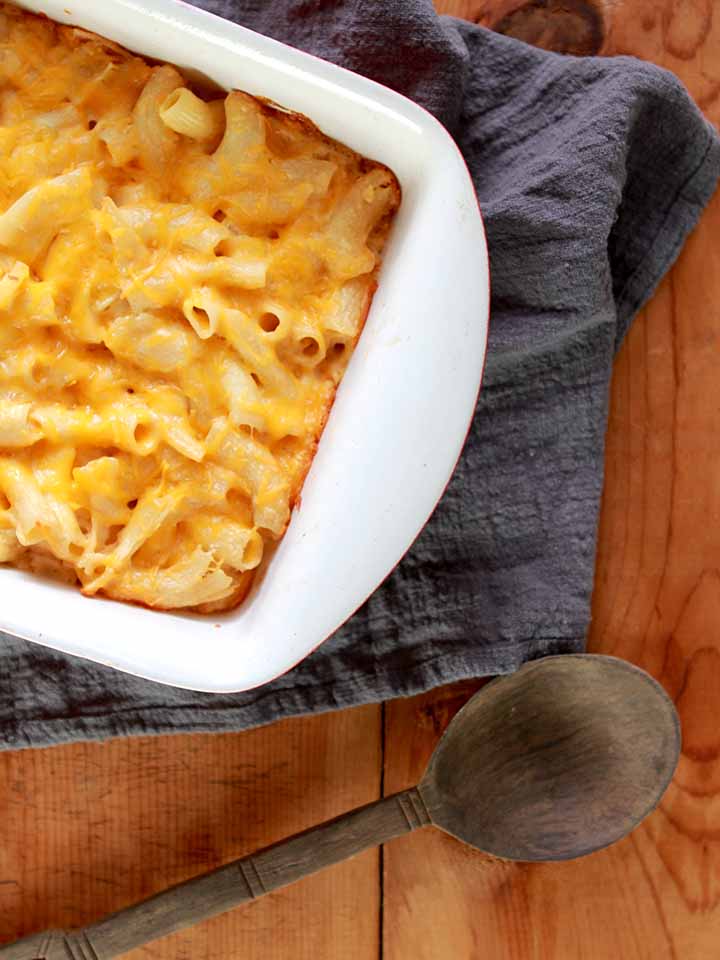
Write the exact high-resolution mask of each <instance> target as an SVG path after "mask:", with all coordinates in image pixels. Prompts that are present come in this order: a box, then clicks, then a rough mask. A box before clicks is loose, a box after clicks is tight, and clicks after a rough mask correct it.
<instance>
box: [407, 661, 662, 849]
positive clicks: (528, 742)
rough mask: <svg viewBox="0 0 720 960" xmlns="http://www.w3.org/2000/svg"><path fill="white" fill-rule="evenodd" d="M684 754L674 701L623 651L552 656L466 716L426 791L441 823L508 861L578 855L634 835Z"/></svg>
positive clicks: (507, 681)
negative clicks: (608, 654) (622, 657)
mask: <svg viewBox="0 0 720 960" xmlns="http://www.w3.org/2000/svg"><path fill="white" fill-rule="evenodd" d="M679 752H680V725H679V721H678V718H677V713H676V712H675V707H674V706H673V703H672V701H671V700H670V698H669V697H668V695H667V694H666V693H665V691H664V690H663V688H662V687H661V686H660V684H658V683H656V681H655V680H653V679H652V677H650V676H649V675H648V674H647V673H645V672H644V671H643V670H640V669H638V668H637V667H635V666H633V665H632V664H630V663H627V662H626V661H624V660H618V659H616V658H615V657H604V656H596V655H587V654H579V655H577V656H559V657H546V658H545V659H543V660H537V661H534V662H532V663H529V664H526V665H525V666H524V667H522V668H521V669H520V670H518V671H517V673H514V674H512V675H511V676H508V677H502V678H499V679H497V680H494V681H492V682H491V683H489V684H488V685H487V686H486V687H484V688H483V689H482V690H481V691H480V692H479V693H478V694H476V695H475V696H474V697H473V698H472V699H471V700H470V701H469V702H468V703H467V704H466V705H465V706H464V707H463V708H462V710H460V712H459V713H458V714H457V715H456V716H455V718H454V719H453V721H452V722H451V724H450V726H449V727H448V729H447V730H446V732H445V734H444V736H443V737H442V739H441V741H440V743H439V744H438V746H437V748H436V750H435V752H434V754H433V756H432V759H431V760H430V764H429V766H428V769H427V771H426V773H425V776H424V778H423V780H422V782H421V783H420V786H419V792H420V794H421V796H422V798H423V801H424V803H425V806H426V807H427V809H428V812H429V814H430V817H431V819H432V822H433V823H434V824H435V825H436V826H438V827H440V828H441V829H443V830H445V831H446V832H447V833H450V834H452V835H453V836H455V837H457V838H458V839H459V840H463V841H464V842H465V843H469V844H471V845H472V846H474V847H477V848H478V849H480V850H483V851H484V852H486V853H491V854H493V855H495V856H497V857H501V858H503V859H507V860H528V861H537V860H567V859H571V858H574V857H581V856H584V855H585V854H587V853H591V852H592V851H593V850H598V849H600V848H601V847H606V846H608V845H609V844H611V843H614V842H615V841H616V840H619V839H620V838H621V837H624V836H625V835H626V834H627V833H629V832H630V831H631V830H632V829H633V828H634V827H635V826H637V824H638V823H640V822H641V821H642V820H643V819H644V818H645V817H646V816H647V815H648V814H649V813H650V812H651V810H653V809H654V807H655V806H656V805H657V803H658V802H659V800H660V798H661V797H662V795H663V793H664V792H665V790H666V788H667V786H668V784H669V783H670V780H671V779H672V776H673V773H674V771H675V767H676V766H677V762H678V757H679Z"/></svg>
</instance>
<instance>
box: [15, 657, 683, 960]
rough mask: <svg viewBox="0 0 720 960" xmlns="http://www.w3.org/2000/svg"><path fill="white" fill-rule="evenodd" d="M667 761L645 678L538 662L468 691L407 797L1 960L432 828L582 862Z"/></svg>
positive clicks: (126, 928)
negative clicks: (467, 697)
mask: <svg viewBox="0 0 720 960" xmlns="http://www.w3.org/2000/svg"><path fill="white" fill-rule="evenodd" d="M679 751H680V725H679V722H678V717H677V714H676V712H675V708H674V707H673V704H672V702H671V700H670V699H669V697H668V696H667V694H666V693H665V692H664V691H663V689H662V687H660V686H659V684H657V683H656V682H655V681H654V680H653V679H652V678H651V677H650V676H648V674H646V673H644V672H643V671H642V670H640V669H638V668H637V667H634V666H632V665H631V664H629V663H626V662H625V661H623V660H617V659H615V658H614V657H603V656H592V655H578V656H564V657H547V658H545V659H544V660H538V661H535V662H533V663H530V664H526V665H525V666H524V667H522V669H520V670H518V672H517V673H515V674H513V675H512V676H509V677H503V678H500V679H498V680H494V681H493V682H492V683H489V684H488V685H487V686H486V687H484V688H483V689H482V690H480V691H479V693H477V694H476V695H475V696H474V697H473V698H472V699H471V700H470V701H469V702H468V703H467V704H466V705H465V707H463V709H462V710H461V711H460V712H459V713H458V714H457V716H456V717H455V719H454V720H453V721H452V723H451V724H450V726H449V727H448V729H447V731H446V732H445V735H444V736H443V738H442V739H441V740H440V743H439V744H438V746H437V748H436V750H435V753H434V754H433V756H432V758H431V760H430V764H429V766H428V769H427V771H426V773H425V776H424V777H423V779H422V781H421V782H420V784H419V785H418V786H417V787H413V788H412V789H410V790H404V791H403V792H402V793H398V794H395V795H394V796H391V797H385V798H384V799H382V800H378V801H377V802H376V803H372V804H370V805H369V806H366V807H360V808H359V809H357V810H353V811H351V812H350V813H346V814H344V815H343V816H342V817H338V818H337V819H336V820H331V821H328V822H327V823H324V824H321V825H320V826H317V827H314V828H313V829H311V830H308V831H306V832H305V833H301V834H298V835H297V836H294V837H290V838H289V839H287V840H283V841H282V842H280V843H277V844H275V845H274V846H271V847H267V848H266V849H264V850H261V851H260V852H258V853H255V854H253V855H252V856H249V857H245V858H244V859H242V860H237V861H235V862H234V863H230V864H228V865H227V866H224V867H221V868H220V869H219V870H215V871H213V872H212V873H208V874H205V875H204V876H200V877H196V878H195V879H194V880H189V881H188V882H187V883H182V884H179V885H178V886H176V887H173V888H171V889H170V890H166V891H164V892H163V893H159V894H157V895H156V896H154V897H152V898H151V899H150V900H145V901H144V902H143V903H139V904H136V905H135V906H132V907H128V908H127V909H125V910H121V911H120V912H119V913H115V914H113V915H112V916H110V917H107V918H106V919H105V920H101V921H100V922H99V923H95V924H93V925H92V926H90V927H87V928H86V929H85V930H81V931H74V932H68V933H63V932H61V931H51V932H49V933H45V934H38V935H36V936H33V937H29V938H27V939H25V940H21V941H19V942H17V943H15V944H12V945H11V946H9V947H5V948H4V949H0V960H38V958H39V960H61V958H62V960H68V958H72V960H110V958H111V957H117V956H120V955H121V954H123V953H126V952H127V951H129V950H133V949H134V948H135V947H140V946H142V945H143V944H146V943H149V942H150V941H152V940H155V939H157V938H158V937H164V936H166V935H167V934H170V933H173V932H175V931H177V930H181V929H183V928H184V927H187V926H190V925H191V924H194V923H197V922H199V921H201V920H206V919H208V918H209V917H213V916H215V915H217V914H219V913H224V912H225V911H226V910H230V909H231V908H232V907H236V906H238V905H239V904H241V903H246V902H247V901H249V900H253V899H255V898H256V897H261V896H263V895H264V894H266V893H269V892H270V891H271V890H277V889H278V887H283V886H285V885H286V884H289V883H293V882H294V881H295V880H299V879H300V878H301V877H305V876H307V875H308V874H310V873H314V872H316V871H317V870H322V869H323V868H324V867H327V866H330V865H331V864H334V863H339V862H340V861H342V860H345V859H346V858H347V857H351V856H354V855H355V854H358V853H361V852H362V851H363V850H366V849H367V848H368V847H373V846H375V845H376V844H379V843H385V842H387V841H388V840H392V839H393V838H395V837H399V836H401V835H402V834H405V833H410V832H411V831H413V830H416V829H418V828H419V827H426V826H428V825H430V824H434V825H435V826H436V827H440V828H441V829H442V830H445V831H446V832H447V833H450V834H452V835H453V836H455V837H457V838H458V839H460V840H463V841H464V842H465V843H468V844H470V845H472V846H473V847H477V848H478V849H480V850H483V851H485V852H486V853H491V854H493V855H495V856H496V857H502V858H504V859H507V860H536V861H537V860H567V859H571V858H573V857H581V856H583V855H585V854H587V853H591V852H592V851H593V850H598V849H600V848H601V847H605V846H607V845H608V844H611V843H614V841H616V840H619V839H620V838H621V837H624V836H625V835H626V834H628V833H629V832H630V831H631V830H632V829H633V828H634V827H636V826H637V825H638V824H639V823H640V821H641V820H643V819H644V818H645V817H646V816H647V815H648V814H649V813H650V812H651V811H652V810H653V809H654V807H655V806H656V805H657V804H658V802H659V800H660V798H661V797H662V795H663V793H664V792H665V789H666V788H667V785H668V783H669V782H670V779H671V777H672V775H673V772H674V770H675V766H676V764H677V761H678V756H679Z"/></svg>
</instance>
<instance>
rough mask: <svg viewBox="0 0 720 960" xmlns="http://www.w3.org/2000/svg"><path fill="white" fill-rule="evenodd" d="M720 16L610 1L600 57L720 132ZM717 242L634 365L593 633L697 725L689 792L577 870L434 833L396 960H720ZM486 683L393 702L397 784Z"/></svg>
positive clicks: (605, 520) (614, 444) (651, 316)
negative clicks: (674, 96) (675, 95)
mask: <svg viewBox="0 0 720 960" xmlns="http://www.w3.org/2000/svg"><path fill="white" fill-rule="evenodd" d="M438 6H440V7H442V8H443V9H444V10H445V11H446V12H450V13H454V14H456V15H461V16H468V17H469V18H471V19H475V20H478V21H479V22H482V23H484V24H487V25H495V24H498V23H499V22H502V25H503V29H504V30H506V31H507V32H510V33H513V34H514V35H516V36H519V37H523V38H525V39H528V40H533V41H534V42H538V43H539V44H540V45H544V46H548V47H554V46H558V45H561V46H562V45H563V44H565V45H566V46H567V47H570V48H572V47H573V44H575V45H576V46H581V45H582V44H585V45H590V46H592V42H593V41H592V37H591V30H590V28H589V27H588V26H587V24H588V23H590V22H591V21H593V17H594V16H595V14H596V13H597V11H598V9H599V8H598V7H597V6H596V7H595V8H594V12H593V10H592V9H591V5H590V4H582V3H572V4H569V3H567V2H564V3H561V2H560V0H557V2H555V0H548V2H547V3H546V4H542V5H540V4H525V3H521V2H515V0H510V2H503V0H497V2H496V0H478V2H475V0H441V2H439V3H438ZM521 8H523V9H521ZM712 11H713V4H712V2H711V0H707V2H702V0H698V2H696V3H686V4H681V3H677V2H675V0H612V2H610V0H608V3H607V4H606V5H605V9H604V11H603V16H602V18H601V25H604V26H603V29H601V31H600V35H599V41H600V42H599V44H598V46H599V47H600V49H601V50H602V52H603V53H608V54H612V53H630V54H634V55H636V56H639V57H643V58H645V59H649V60H653V61H655V62H656V63H659V64H661V65H663V66H666V67H668V68H670V69H672V70H674V71H675V72H676V73H678V75H679V76H680V77H681V78H682V79H683V80H684V82H685V83H686V84H687V85H688V87H689V89H690V90H691V92H692V93H693V94H694V96H695V97H696V98H697V99H698V101H699V103H700V104H701V106H702V107H703V108H704V109H705V111H706V113H707V114H708V116H709V117H710V118H711V119H712V120H713V121H714V122H716V123H717V122H718V120H720V102H719V101H718V96H719V95H720V22H718V18H717V17H716V18H715V21H714V22H713V18H712ZM553 18H555V19H553ZM558 18H560V19H562V18H564V22H563V23H559V22H558ZM503 21H504V22H503ZM583 24H585V26H584V27H583ZM581 28H582V29H581ZM596 40H597V37H596ZM578 52H581V51H580V50H578ZM719 235H720V196H718V197H716V198H715V200H714V202H713V203H712V205H711V207H710V208H709V210H708V211H707V212H706V214H705V216H704V218H703V220H702V222H701V224H700V226H699V228H698V230H697V231H696V232H695V234H694V235H693V237H692V238H691V239H690V241H689V243H688V245H687V247H686V249H685V251H684V253H683V254H682V256H681V258H680V261H679V263H678V264H677V266H676V267H675V269H674V270H673V271H672V273H671V275H670V276H669V277H668V278H667V279H666V280H665V281H664V283H663V284H662V286H661V288H660V290H659V291H658V293H657V295H656V297H655V298H654V299H653V301H652V303H651V304H650V305H649V306H648V308H647V309H646V310H645V311H644V312H643V314H642V315H641V316H640V317H639V318H638V319H637V320H636V322H635V324H634V326H633V328H632V330H631V332H630V335H629V337H628V339H627V342H626V343H625V345H624V347H623V349H622V351H621V353H620V356H619V358H618V361H617V365H616V370H615V376H614V382H613V389H612V405H611V414H610V424H609V432H608V444H607V477H606V485H605V495H604V501H603V512H602V523H601V530H600V543H599V556H598V569H597V578H596V590H595V598H594V611H593V612H594V624H593V629H592V634H591V638H590V648H591V649H592V650H596V651H598V652H606V653H613V654H615V655H617V656H621V657H625V658H626V659H629V660H632V661H634V662H636V663H639V664H641V665H642V666H644V667H645V668H646V669H648V670H650V671H651V672H652V673H653V674H654V675H655V676H656V677H658V678H659V679H660V680H661V681H662V682H663V683H664V685H665V686H666V688H667V689H668V690H669V691H670V692H671V694H672V695H673V696H674V697H675V700H676V703H677V706H678V709H679V711H680V714H681V718H682V721H683V726H684V750H683V757H682V760H681V763H680V767H679V770H678V773H677V776H676V778H675V781H674V783H673V785H672V786H671V788H670V791H669V792H668V794H667V796H666V798H665V800H664V801H663V804H662V806H661V808H660V809H659V810H658V811H657V812H656V813H655V814H654V815H653V816H652V817H651V818H650V819H649V820H648V821H647V822H646V824H645V825H644V826H643V827H642V828H640V829H639V830H638V831H636V832H635V834H633V835H632V836H631V837H630V838H628V839H627V840H625V841H624V842H622V843H620V844H617V845H616V846H615V847H613V848H611V849H610V850H607V851H603V852H601V853H598V854H595V855H594V856H592V857H589V858H587V859H585V860H582V861H577V862H575V863H567V864H561V865H513V864H503V863H500V862H497V861H492V860H490V859H488V858H486V857H483V856H481V855H477V854H473V853H471V852H469V851H468V850H467V849H465V848H463V847H462V846H460V845H459V844H458V843H456V842H455V841H453V840H451V839H449V838H445V837H442V836H439V835H437V834H432V833H430V832H426V833H425V834H424V835H421V836H413V837H409V838H406V839H402V840H399V841H397V842H396V843H394V844H392V845H390V846H388V847H387V848H386V850H385V852H384V889H385V908H384V916H385V934H384V945H385V954H384V955H385V957H386V960H405V958H407V957H410V956H411V957H414V958H416V960H440V958H445V957H448V958H449V957H453V958H458V960H471V958H472V960H475V958H479V957H492V958H493V960H581V958H583V960H616V958H620V957H622V960H651V958H652V960H665V958H667V960H671V958H673V960H680V958H682V960H710V958H711V957H715V956H717V955H718V944H719V943H720V845H718V842H717V838H718V831H719V829H720V725H719V724H718V720H717V709H718V707H717V705H718V703H720V589H719V587H720V573H719V572H718V567H719V566H720V564H719V563H718V557H720V523H718V520H719V519H720V517H719V514H720V492H719V491H720V488H718V482H717V478H718V475H719V474H720V449H719V448H718V446H717V443H716V442H715V438H716V436H717V411H718V409H719V408H720V378H719V377H718V376H717V372H716V368H717V364H718V344H720V311H719V310H718V308H717V304H718V303H720V246H719V245H718V241H717V237H718V236H719ZM471 689H472V688H471V687H468V686H462V687H459V688H451V689H449V690H444V691H441V692H439V693H435V694H430V695H428V696H425V697H420V698H416V699H414V700H411V701H398V702H396V703H393V704H391V705H389V706H388V708H387V711H386V763H385V788H386V790H388V791H391V790H397V789H400V788H402V787H403V786H405V785H406V784H407V783H410V782H413V781H414V780H415V779H416V778H417V777H418V776H419V775H420V773H421V771H422V768H423V767H424V764H425V762H426V759H427V757H428V756H429V754H430V752H431V750H432V747H433V745H434V743H435V742H436V740H437V737H438V735H439V733H440V732H441V730H442V729H443V728H444V726H445V724H446V723H447V720H448V719H449V717H450V716H451V715H452V713H453V712H454V710H455V709H457V708H458V707H459V706H460V705H461V704H462V702H464V699H465V698H466V697H467V696H468V695H469V693H470V692H471Z"/></svg>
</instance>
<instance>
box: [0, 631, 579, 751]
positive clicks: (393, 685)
mask: <svg viewBox="0 0 720 960" xmlns="http://www.w3.org/2000/svg"><path fill="white" fill-rule="evenodd" d="M584 645H585V639H584V637H542V638H532V639H529V640H524V641H520V642H513V643H512V644H508V651H507V652H508V654H509V655H510V656H508V658H507V659H506V660H505V662H504V663H503V664H502V669H501V670H498V669H497V665H496V662H495V663H493V662H491V655H490V654H485V653H483V652H482V651H475V652H473V653H471V654H469V655H468V656H467V657H466V658H465V660H464V661H461V660H460V658H459V657H458V653H457V651H456V650H455V649H453V650H452V651H450V652H448V653H444V654H441V655H439V656H438V657H434V658H431V659H428V660H424V661H423V662H422V663H419V664H416V665H414V666H412V667H403V668H399V669H389V668H388V669H382V668H381V669H378V671H377V672H376V674H375V675H374V679H375V681H376V685H375V687H374V688H373V690H372V691H370V690H358V689H357V684H356V682H355V681H350V680H348V681H346V682H344V683H338V681H337V680H335V681H333V682H332V683H324V684H315V685H307V686H304V687H295V688H292V689H288V690H272V689H271V690H268V691H267V692H266V693H263V692H262V688H260V689H259V691H258V696H257V697H256V698H255V699H251V700H248V702H247V703H244V704H242V705H241V706H237V707H227V706H218V707H213V706H212V704H211V702H209V701H210V700H211V698H212V696H213V695H211V694H206V695H205V696H207V697H208V703H207V704H204V705H202V706H193V707H185V706H177V707H157V706H151V707H148V708H147V709H139V710H135V709H130V710H123V709H122V708H120V709H119V710H118V709H117V708H115V709H113V710H112V711H109V712H108V713H101V714H98V715H96V716H90V717H56V718H52V719H46V720H18V721H17V722H16V723H15V724H13V725H7V726H5V727H4V729H3V731H2V739H1V740H0V752H2V751H10V750H24V749H42V748H45V747H53V746H62V745H67V744H70V743H77V742H88V741H95V742H105V741H109V740H114V739H120V738H123V737H147V736H163V735H169V734H191V733H237V732H240V731H242V730H250V729H254V728H257V727H262V726H266V725H268V724H270V723H273V722H277V721H278V720H284V719H288V718H290V717H300V716H307V715H310V714H313V715H314V714H318V713H329V712H332V711H336V710H346V709H349V708H351V707H359V706H367V705H368V704H372V703H381V702H383V701H387V700H390V699H395V698H406V697H412V696H415V695H417V694H420V693H426V692H428V691H429V690H432V689H434V688H436V687H441V686H445V685H446V684H449V683H456V682H458V681H462V680H473V679H480V678H482V677H486V676H493V675H497V674H506V673H512V672H513V671H514V670H516V669H518V668H519V667H520V666H522V664H523V663H525V662H526V661H528V660H533V659H536V658H537V657H539V656H546V655H548V654H562V653H578V652H581V651H582V650H583V649H584ZM492 655H494V656H495V657H496V655H497V648H496V647H494V648H493V651H492ZM251 695H252V694H250V696H251ZM220 697H222V695H219V696H218V699H219V698H220ZM109 728H112V729H111V730H109Z"/></svg>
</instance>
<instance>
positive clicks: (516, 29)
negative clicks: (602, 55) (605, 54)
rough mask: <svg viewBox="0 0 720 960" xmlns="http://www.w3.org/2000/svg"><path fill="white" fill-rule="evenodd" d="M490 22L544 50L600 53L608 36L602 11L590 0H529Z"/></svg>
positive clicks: (500, 30)
mask: <svg viewBox="0 0 720 960" xmlns="http://www.w3.org/2000/svg"><path fill="white" fill-rule="evenodd" d="M488 26H491V27H492V29H493V30H495V31H497V32H498V33H503V34H505V35H506V36H508V37H514V38H515V39H516V40H523V41H524V42H525V43H531V44H532V45H533V46H535V47H541V48H542V49H543V50H553V51H554V52H555V53H570V54H575V55H576V56H591V55H593V54H596V53H598V52H599V51H600V49H601V48H602V46H603V43H604V40H605V29H604V24H603V17H602V14H601V13H600V11H599V10H598V8H597V7H596V6H595V4H593V3H590V2H588V0H530V2H529V3H523V4H522V5H521V6H518V7H517V9H515V10H511V11H510V12H509V13H507V14H506V15H505V16H503V17H502V18H501V19H500V20H498V21H497V22H495V23H490V24H488Z"/></svg>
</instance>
